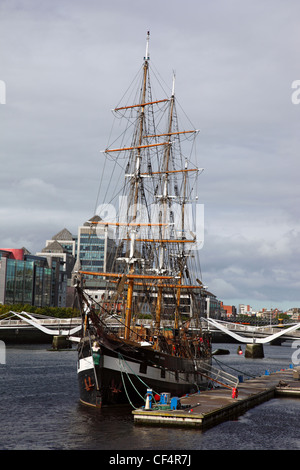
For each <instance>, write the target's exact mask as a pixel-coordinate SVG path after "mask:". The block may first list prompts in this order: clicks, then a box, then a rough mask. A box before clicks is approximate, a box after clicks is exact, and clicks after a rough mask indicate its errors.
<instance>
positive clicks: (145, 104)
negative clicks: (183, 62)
mask: <svg viewBox="0 0 300 470" xmlns="http://www.w3.org/2000/svg"><path fill="white" fill-rule="evenodd" d="M166 101H169V99H168V98H165V99H163V100H157V101H150V102H149V103H141V104H133V105H131V106H122V107H121V108H115V109H113V111H120V110H121V109H131V108H142V107H144V106H148V105H149V104H157V103H165V102H166ZM192 132H194V131H192Z"/></svg>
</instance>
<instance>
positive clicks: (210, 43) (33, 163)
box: [0, 0, 300, 309]
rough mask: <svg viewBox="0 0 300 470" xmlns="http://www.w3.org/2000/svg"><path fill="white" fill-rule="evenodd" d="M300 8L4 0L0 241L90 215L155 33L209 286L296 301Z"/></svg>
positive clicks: (234, 300)
mask: <svg viewBox="0 0 300 470" xmlns="http://www.w3.org/2000/svg"><path fill="white" fill-rule="evenodd" d="M299 18H300V2H299V1H298V0H294V1H292V0H287V1H285V2H284V1H282V0H280V1H277V0H269V1H264V0H259V1H258V0H252V1H251V2H250V1H243V0H236V1H234V0H233V1H230V0H223V1H221V0H219V1H210V2H207V1H205V0H185V1H184V2H183V1H182V0H159V1H158V0H152V1H151V2H150V1H147V2H146V1H144V0H127V1H124V0H109V1H108V0H107V1H106V0H98V1H96V0H84V1H79V0H51V1H49V0H19V1H18V0H0V80H1V81H2V82H0V83H2V85H3V83H5V85H6V103H5V104H3V103H2V104H0V158H1V170H0V216H1V225H0V247H2V248H7V247H10V248H19V247H22V246H25V247H26V248H27V249H29V250H30V251H31V252H32V253H35V252H38V251H40V250H41V249H42V248H43V247H44V246H45V241H46V239H49V238H51V237H52V236H53V235H54V234H56V233H57V232H59V231H60V230H61V229H63V228H64V227H66V228H67V229H69V230H70V231H71V232H72V233H77V227H78V225H81V224H82V223H83V222H84V221H86V220H87V219H88V218H89V217H91V216H92V215H93V213H94V208H95V203H96V199H97V192H98V187H99V179H100V177H101V168H102V164H103V154H101V153H100V150H102V149H104V148H106V146H107V143H108V134H109V132H110V129H111V119H112V114H111V111H110V110H111V109H112V108H113V107H114V106H115V105H116V104H117V102H118V100H119V98H120V97H121V96H122V94H123V92H124V91H125V89H126V88H127V86H128V84H129V83H130V81H131V79H132V78H133V77H134V76H135V74H136V73H137V71H138V70H139V68H140V66H141V65H142V61H143V56H144V53H145V43H146V33H147V31H148V30H150V33H151V39H150V57H151V59H150V60H151V64H152V63H154V64H155V68H156V69H157V70H159V71H160V74H161V76H162V77H163V78H164V79H165V80H166V81H168V80H170V77H171V75H172V71H173V70H174V69H175V70H176V96H177V98H178V100H179V102H180V103H181V104H183V103H184V110H185V112H186V113H187V114H188V116H189V117H190V119H191V121H192V122H193V123H194V124H195V126H196V128H199V129H200V130H201V132H200V135H199V139H198V152H199V157H198V161H199V163H200V166H201V167H203V168H204V169H205V170H204V172H203V173H202V175H201V178H200V182H201V186H200V191H199V200H201V203H203V204H204V207H205V240H204V246H203V249H202V250H201V258H202V262H201V266H202V278H203V281H204V283H205V284H206V285H208V287H209V289H210V290H211V291H212V292H214V293H215V294H216V295H217V297H218V298H219V299H221V300H223V301H224V303H225V304H230V305H238V304H239V303H245V304H250V305H251V306H252V307H254V308H261V307H266V308H270V307H279V308H284V309H286V308H288V307H292V306H294V307H297V306H298V307H300V221H299V215H300V214H299V211H300V209H299V208H300V189H299V170H300V158H299V157H300V152H299V150H300V138H299V135H300V133H299V123H300V104H296V103H293V101H292V93H293V92H294V91H295V90H293V89H292V83H293V82H294V81H295V80H300V67H299V65H300V62H299V45H300V28H299ZM2 93H3V87H2ZM2 97H3V95H2ZM0 101H1V100H0ZM2 102H3V99H2Z"/></svg>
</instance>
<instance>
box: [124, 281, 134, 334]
mask: <svg viewBox="0 0 300 470" xmlns="http://www.w3.org/2000/svg"><path fill="white" fill-rule="evenodd" d="M132 295H133V279H130V281H129V284H128V292H127V302H126V311H125V332H124V338H125V340H128V339H129V335H130V322H131V311H132Z"/></svg>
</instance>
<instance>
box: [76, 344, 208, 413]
mask: <svg viewBox="0 0 300 470" xmlns="http://www.w3.org/2000/svg"><path fill="white" fill-rule="evenodd" d="M79 350H80V351H81V352H79V356H78V381H79V391H80V401H81V402H82V403H84V404H86V405H90V406H93V407H102V406H109V405H118V404H129V403H131V404H134V405H140V404H142V403H144V399H145V395H146V392H147V389H148V388H150V389H152V390H153V394H160V393H170V394H171V396H178V397H180V396H183V395H185V394H187V393H188V394H189V393H195V392H197V390H200V389H204V388H206V387H207V383H208V379H207V377H205V376H204V375H201V373H199V370H200V369H201V366H203V365H205V367H207V366H209V365H210V364H211V358H210V357H208V358H201V359H199V358H197V359H187V358H181V357H177V356H171V355H169V354H164V353H161V352H158V351H154V350H152V349H150V348H149V349H146V348H142V347H131V348H130V347H128V346H126V345H124V346H119V347H117V348H115V349H111V348H107V347H105V346H103V345H101V353H100V356H99V355H94V357H93V356H92V355H91V350H90V347H89V345H86V346H85V347H82V348H81V349H80V348H79Z"/></svg>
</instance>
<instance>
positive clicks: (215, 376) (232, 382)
mask: <svg viewBox="0 0 300 470" xmlns="http://www.w3.org/2000/svg"><path fill="white" fill-rule="evenodd" d="M198 373H200V374H201V375H203V376H205V377H207V378H208V379H210V380H212V381H213V382H216V383H218V384H219V385H221V386H223V387H226V388H230V389H233V388H237V386H238V384H239V378H238V377H236V376H235V375H232V374H229V373H228V372H225V371H224V370H222V369H218V368H216V367H213V366H210V365H206V364H201V365H200V366H199V367H198Z"/></svg>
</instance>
